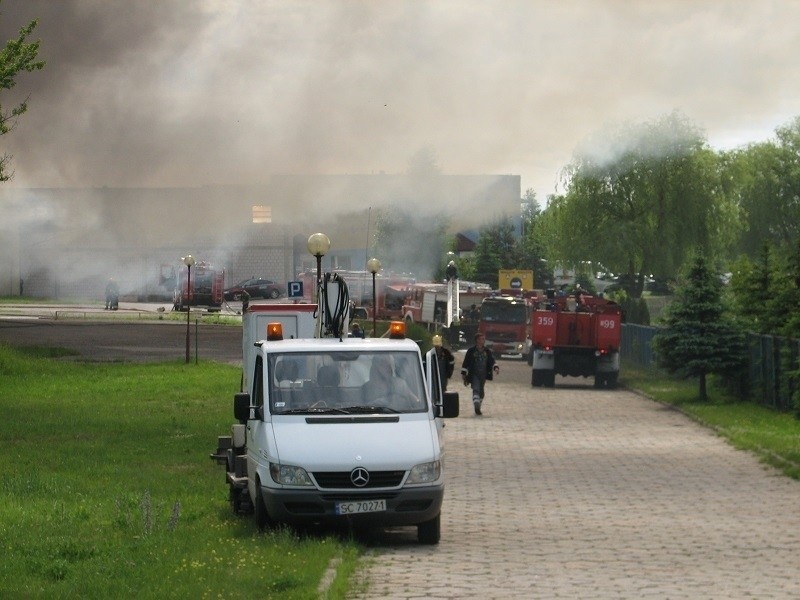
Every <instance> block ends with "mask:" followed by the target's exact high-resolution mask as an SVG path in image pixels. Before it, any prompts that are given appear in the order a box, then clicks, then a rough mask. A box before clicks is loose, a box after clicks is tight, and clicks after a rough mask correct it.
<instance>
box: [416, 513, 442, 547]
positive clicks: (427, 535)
mask: <svg viewBox="0 0 800 600" xmlns="http://www.w3.org/2000/svg"><path fill="white" fill-rule="evenodd" d="M441 518H442V515H441V513H439V514H438V515H436V516H435V517H434V518H432V519H431V520H430V521H425V522H423V523H420V524H419V525H417V541H419V543H420V544H438V543H439V538H440V537H441Z"/></svg>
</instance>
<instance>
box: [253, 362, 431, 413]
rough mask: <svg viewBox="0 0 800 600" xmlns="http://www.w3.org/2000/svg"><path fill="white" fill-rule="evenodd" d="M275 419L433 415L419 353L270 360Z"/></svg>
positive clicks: (269, 376)
mask: <svg viewBox="0 0 800 600" xmlns="http://www.w3.org/2000/svg"><path fill="white" fill-rule="evenodd" d="M267 371H268V373H267V374H266V375H267V378H266V381H268V382H269V398H270V402H269V404H270V411H271V412H272V414H327V413H330V414H365V413H410V412H426V411H427V410H428V404H427V399H426V396H425V388H424V385H423V380H422V367H421V365H420V361H419V355H418V354H416V353H414V352H358V353H353V352H292V353H285V354H270V355H269V358H268V360H267Z"/></svg>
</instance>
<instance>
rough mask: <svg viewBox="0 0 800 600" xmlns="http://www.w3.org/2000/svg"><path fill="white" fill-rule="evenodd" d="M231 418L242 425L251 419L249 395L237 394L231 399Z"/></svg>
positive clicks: (244, 393) (246, 393) (247, 393)
mask: <svg viewBox="0 0 800 600" xmlns="http://www.w3.org/2000/svg"><path fill="white" fill-rule="evenodd" d="M233 416H234V418H236V420H237V421H239V422H240V423H242V424H244V423H247V421H249V420H250V419H251V418H252V417H251V416H250V393H249V392H239V393H238V394H236V395H234V397H233Z"/></svg>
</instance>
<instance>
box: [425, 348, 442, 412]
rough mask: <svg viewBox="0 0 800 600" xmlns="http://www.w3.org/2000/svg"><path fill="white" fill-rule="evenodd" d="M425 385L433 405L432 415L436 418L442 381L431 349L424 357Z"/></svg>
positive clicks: (440, 402)
mask: <svg viewBox="0 0 800 600" xmlns="http://www.w3.org/2000/svg"><path fill="white" fill-rule="evenodd" d="M425 383H426V385H427V387H428V397H429V398H430V399H431V403H432V404H433V414H434V415H435V416H437V417H438V416H439V407H441V405H442V381H441V371H440V370H439V360H438V357H437V356H436V351H435V350H434V349H433V348H431V349H430V350H428V353H427V354H426V355H425Z"/></svg>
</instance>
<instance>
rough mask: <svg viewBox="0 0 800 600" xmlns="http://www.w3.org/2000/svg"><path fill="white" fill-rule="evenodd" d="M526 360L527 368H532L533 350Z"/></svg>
mask: <svg viewBox="0 0 800 600" xmlns="http://www.w3.org/2000/svg"><path fill="white" fill-rule="evenodd" d="M526 358H527V359H528V366H529V367H532V366H533V350H531V351H530V352H528V356H527V357H526Z"/></svg>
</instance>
